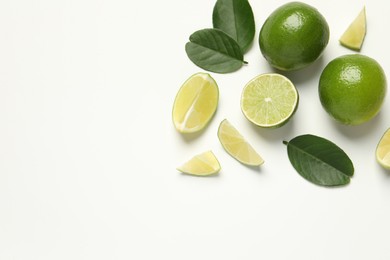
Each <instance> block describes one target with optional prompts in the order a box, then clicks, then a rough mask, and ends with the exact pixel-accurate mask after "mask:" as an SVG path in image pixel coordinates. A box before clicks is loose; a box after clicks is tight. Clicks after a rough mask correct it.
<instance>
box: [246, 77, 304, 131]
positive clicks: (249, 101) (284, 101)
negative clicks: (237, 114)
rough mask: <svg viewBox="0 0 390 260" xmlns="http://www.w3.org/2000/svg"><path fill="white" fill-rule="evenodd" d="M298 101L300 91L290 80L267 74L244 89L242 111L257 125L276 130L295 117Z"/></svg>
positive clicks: (250, 82) (256, 78)
mask: <svg viewBox="0 0 390 260" xmlns="http://www.w3.org/2000/svg"><path fill="white" fill-rule="evenodd" d="M298 100H299V96H298V91H297V89H296V88H295V86H294V85H293V83H292V82H291V81H290V80H289V79H288V78H286V77H285V76H283V75H280V74H277V73H267V74H262V75H259V76H257V77H255V78H254V79H252V80H251V81H249V83H248V84H247V85H246V86H245V87H244V90H243V92H242V95H241V110H242V112H243V113H244V115H245V117H246V118H247V119H248V120H249V121H251V122H252V123H254V124H255V125H257V126H260V127H268V128H275V127H280V126H282V125H284V124H285V123H286V122H287V121H288V120H289V119H290V118H291V117H292V116H293V115H294V113H295V111H296V109H297V107H298Z"/></svg>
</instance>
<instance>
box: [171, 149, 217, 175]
mask: <svg viewBox="0 0 390 260" xmlns="http://www.w3.org/2000/svg"><path fill="white" fill-rule="evenodd" d="M177 170H178V171H180V172H182V173H186V174H190V175H196V176H208V175H213V174H217V173H218V172H219V171H220V170H221V165H220V164H219V161H218V159H217V157H215V155H214V153H213V152H212V151H207V152H204V153H201V154H198V155H196V156H194V157H193V158H191V159H190V160H189V161H187V162H186V163H184V164H183V165H182V166H180V167H178V168H177Z"/></svg>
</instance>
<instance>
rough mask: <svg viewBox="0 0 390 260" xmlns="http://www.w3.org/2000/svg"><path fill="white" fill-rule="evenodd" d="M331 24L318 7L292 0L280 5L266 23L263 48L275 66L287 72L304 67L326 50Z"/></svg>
mask: <svg viewBox="0 0 390 260" xmlns="http://www.w3.org/2000/svg"><path fill="white" fill-rule="evenodd" d="M328 42H329V26H328V23H327V22H326V20H325V18H324V17H323V16H322V15H321V13H319V12H318V10H317V9H315V8H314V7H312V6H310V5H307V4H304V3H300V2H291V3H287V4H285V5H282V6H280V7H279V8H278V9H276V10H275V11H274V12H273V13H272V14H271V15H270V16H269V17H268V18H267V20H266V21H265V22H264V24H263V26H262V28H261V31H260V36H259V44H260V50H261V52H262V54H263V56H264V57H265V59H266V60H267V61H268V62H269V63H270V65H271V66H273V67H275V68H277V69H279V70H284V71H290V70H298V69H302V68H304V67H306V66H308V65H310V64H311V63H313V62H314V61H315V60H317V59H318V58H319V57H320V56H321V54H322V53H323V51H324V49H325V47H326V46H327V45H328Z"/></svg>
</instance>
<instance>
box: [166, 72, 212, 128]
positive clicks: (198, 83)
mask: <svg viewBox="0 0 390 260" xmlns="http://www.w3.org/2000/svg"><path fill="white" fill-rule="evenodd" d="M218 98H219V90H218V85H217V83H216V82H215V80H214V79H213V78H212V77H211V76H210V75H209V74H207V73H197V74H194V75H192V76H191V77H190V78H189V79H187V80H186V81H185V82H184V84H183V85H182V86H181V88H180V89H179V91H178V93H177V95H176V98H175V102H174V104H173V110H172V119H173V123H174V125H175V127H176V129H177V130H178V131H179V132H180V133H195V132H198V131H200V130H202V129H203V128H204V127H205V126H206V125H207V123H208V122H209V121H210V119H211V118H212V117H213V115H214V113H215V111H216V109H217V105H218Z"/></svg>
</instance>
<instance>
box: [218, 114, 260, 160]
mask: <svg viewBox="0 0 390 260" xmlns="http://www.w3.org/2000/svg"><path fill="white" fill-rule="evenodd" d="M218 138H219V141H220V142H221V144H222V146H223V148H224V149H225V150H226V152H227V153H228V154H230V155H231V156H232V157H233V158H234V159H236V160H237V161H239V162H240V163H243V164H246V165H251V166H259V165H262V164H263V163H264V160H263V158H261V156H260V155H259V154H258V153H257V152H256V151H255V149H253V147H252V146H251V145H250V144H249V143H248V142H247V141H246V140H245V139H244V137H243V136H242V135H241V134H240V133H239V132H238V131H237V129H236V128H234V126H233V125H231V124H230V123H229V121H228V120H226V119H225V120H223V121H222V122H221V124H220V125H219V128H218Z"/></svg>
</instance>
